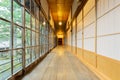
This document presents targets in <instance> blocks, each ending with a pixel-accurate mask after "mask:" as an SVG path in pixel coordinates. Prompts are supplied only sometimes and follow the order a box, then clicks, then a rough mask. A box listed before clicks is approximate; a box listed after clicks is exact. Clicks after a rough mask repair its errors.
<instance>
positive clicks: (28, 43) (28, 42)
mask: <svg viewBox="0 0 120 80" xmlns="http://www.w3.org/2000/svg"><path fill="white" fill-rule="evenodd" d="M25 40H26V47H27V46H31V30H29V29H26V31H25Z"/></svg>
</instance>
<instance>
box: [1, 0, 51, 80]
mask: <svg viewBox="0 0 120 80" xmlns="http://www.w3.org/2000/svg"><path fill="white" fill-rule="evenodd" d="M12 1H13V2H12ZM23 1H25V5H24V4H23ZM30 1H31V5H30ZM11 3H13V4H12V5H13V6H12V7H11ZM23 6H25V7H23ZM12 9H13V10H12ZM30 9H31V10H30ZM24 10H25V14H23V11H24ZM12 13H13V14H12ZM40 13H41V14H40ZM12 15H13V21H12V17H11V16H12ZM24 19H25V24H24V22H23V21H22V20H24ZM44 20H45V18H44V15H43V14H42V12H40V11H39V7H38V6H37V5H36V3H35V2H34V0H0V80H6V79H7V78H8V77H11V76H12V75H14V74H16V73H17V72H19V71H21V70H22V69H23V68H24V67H26V66H28V65H30V64H31V63H32V62H34V61H35V60H36V59H38V58H40V55H44V54H45V53H46V52H47V51H48V49H46V48H47V46H48V37H49V36H48V29H47V27H46V23H43V22H44ZM23 25H25V26H23ZM52 35H53V34H52ZM50 41H51V42H50V43H52V39H51V40H50ZM24 43H25V44H24ZM24 57H25V60H23V59H24ZM23 61H24V62H23ZM23 63H25V64H23ZM24 65H25V66H24Z"/></svg>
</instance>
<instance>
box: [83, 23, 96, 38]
mask: <svg viewBox="0 0 120 80" xmlns="http://www.w3.org/2000/svg"><path fill="white" fill-rule="evenodd" d="M87 37H95V23H93V24H91V25H90V26H89V27H86V28H84V38H87Z"/></svg>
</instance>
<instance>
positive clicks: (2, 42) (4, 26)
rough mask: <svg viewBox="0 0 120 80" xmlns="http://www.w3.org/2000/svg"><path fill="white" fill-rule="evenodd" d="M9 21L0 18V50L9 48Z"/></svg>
mask: <svg viewBox="0 0 120 80" xmlns="http://www.w3.org/2000/svg"><path fill="white" fill-rule="evenodd" d="M10 26H11V25H10V23H8V22H5V21H2V20H0V51H3V50H6V49H9V48H10V37H11V35H10V32H11V28H10Z"/></svg>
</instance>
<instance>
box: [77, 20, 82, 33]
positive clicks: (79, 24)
mask: <svg viewBox="0 0 120 80" xmlns="http://www.w3.org/2000/svg"><path fill="white" fill-rule="evenodd" d="M81 29H82V21H80V22H79V23H78V24H77V31H80V30H81Z"/></svg>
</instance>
